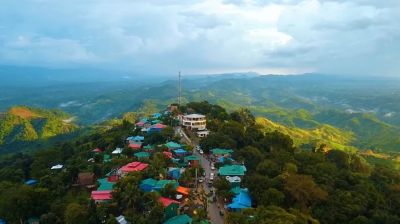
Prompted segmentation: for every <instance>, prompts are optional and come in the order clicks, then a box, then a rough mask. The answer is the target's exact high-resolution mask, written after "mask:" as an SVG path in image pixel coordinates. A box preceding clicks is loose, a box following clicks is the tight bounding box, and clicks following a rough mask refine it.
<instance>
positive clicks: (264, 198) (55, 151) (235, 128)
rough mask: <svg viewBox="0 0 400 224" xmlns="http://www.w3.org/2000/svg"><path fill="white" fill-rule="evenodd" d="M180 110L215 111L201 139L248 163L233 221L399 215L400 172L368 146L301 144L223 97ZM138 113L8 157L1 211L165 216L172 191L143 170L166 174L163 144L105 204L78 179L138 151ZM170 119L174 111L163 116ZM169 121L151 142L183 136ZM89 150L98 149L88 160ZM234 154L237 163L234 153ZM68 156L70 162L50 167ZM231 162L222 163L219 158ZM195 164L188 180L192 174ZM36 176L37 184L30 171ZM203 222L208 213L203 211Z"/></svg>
mask: <svg viewBox="0 0 400 224" xmlns="http://www.w3.org/2000/svg"><path fill="white" fill-rule="evenodd" d="M179 110H180V112H183V113H185V112H197V113H202V114H205V115H206V116H207V119H208V120H207V127H208V129H209V130H210V131H211V134H210V135H209V136H208V137H206V138H204V139H202V140H201V141H200V146H201V147H202V149H203V150H204V152H205V153H206V154H207V153H208V152H209V151H210V150H211V149H213V148H217V147H218V148H230V149H233V150H234V152H233V158H234V159H235V160H236V161H238V162H243V163H244V165H245V166H246V168H247V173H246V176H245V177H244V180H243V181H242V183H241V184H242V187H245V188H248V189H249V192H250V195H251V197H252V199H253V206H252V207H253V208H251V209H245V210H242V211H240V212H230V213H229V214H227V216H226V217H225V220H226V223H232V224H236V223H238V224H239V223H240V224H242V223H254V224H255V223H257V224H258V223H271V224H272V223H293V224H295V223H296V224H297V223H299V224H300V223H304V224H306V223H344V224H345V223H351V224H356V223H360V224H361V223H371V224H372V223H399V222H400V217H399V214H398V211H400V175H399V173H398V172H396V171H394V170H392V169H389V168H387V167H384V166H381V165H378V164H372V163H368V162H367V161H366V160H365V159H364V158H363V157H362V156H360V155H358V154H356V153H349V152H345V151H341V150H336V149H332V150H329V151H327V150H325V149H324V147H323V146H317V145H310V146H309V148H301V149H300V148H298V147H296V146H295V144H294V142H293V140H292V139H291V138H290V137H289V136H288V135H285V134H283V133H280V132H278V131H268V130H267V129H265V128H263V127H262V126H260V125H258V124H257V123H256V120H255V118H254V116H253V115H252V114H251V113H250V111H249V110H247V109H239V110H237V111H234V112H231V113H228V112H227V111H226V110H225V109H224V108H222V107H220V106H218V105H212V104H209V103H207V102H192V103H188V104H187V105H185V106H182V107H180V108H179ZM138 118H139V117H138V116H137V114H136V113H130V114H128V115H127V116H125V117H124V118H123V119H121V120H118V122H112V125H111V123H110V122H109V123H107V126H108V127H107V128H106V129H105V128H98V129H97V131H95V132H94V133H92V134H87V135H85V136H81V137H79V138H77V139H75V140H71V141H69V142H67V143H63V144H59V145H56V146H54V147H52V148H47V149H42V150H38V151H36V152H33V153H22V152H20V153H15V154H11V155H7V156H3V157H2V158H1V159H0V218H2V219H5V220H7V221H8V222H9V223H24V222H26V221H28V219H32V218H36V219H39V220H40V223H116V221H115V217H116V216H118V215H120V214H123V215H124V216H125V217H126V219H127V220H128V221H130V222H132V223H162V222H163V220H165V218H164V215H165V214H164V212H163V210H162V209H163V208H162V207H161V205H160V204H159V203H158V202H157V200H158V198H159V197H160V196H163V195H164V196H167V195H171V194H173V192H171V191H170V189H168V188H167V189H165V190H163V191H162V192H161V193H154V192H151V193H144V192H142V191H141V190H140V189H139V187H138V185H139V183H140V181H141V180H143V179H145V178H148V177H156V176H159V175H160V174H165V172H166V171H165V167H167V166H168V164H169V163H170V161H169V160H168V159H166V158H165V157H164V156H163V154H162V151H163V149H162V147H156V148H155V151H154V152H153V153H152V155H151V157H150V158H149V159H147V160H145V161H146V162H148V163H149V164H150V167H149V169H147V170H146V171H145V172H143V173H134V174H128V175H127V176H125V177H124V178H123V179H121V180H120V181H118V182H117V183H116V184H115V186H114V188H113V199H112V202H111V203H108V204H104V205H101V206H98V205H96V204H95V203H94V201H92V200H90V192H89V191H88V190H87V189H86V188H82V187H79V186H77V184H76V183H77V180H78V175H79V174H80V173H82V172H91V173H93V174H94V175H95V177H96V178H101V177H103V176H104V175H106V174H107V173H109V172H110V171H112V170H113V169H114V168H115V167H120V166H122V165H124V164H126V163H128V162H131V161H135V160H136V159H135V158H134V157H133V156H132V155H133V152H132V150H131V149H129V148H128V147H126V145H124V142H125V139H126V137H127V136H130V135H135V134H138V133H139V130H137V129H135V124H134V123H135V122H136V121H137V120H138ZM163 122H164V123H165V124H172V123H173V116H168V117H163ZM174 135H175V133H174V130H173V129H172V128H171V127H169V128H166V129H164V130H163V131H162V132H160V133H153V134H149V135H147V136H146V138H145V139H146V140H145V141H146V143H145V144H152V145H159V144H163V143H166V142H167V141H168V140H175V141H178V140H179V137H176V136H174ZM117 147H121V148H123V153H122V156H119V157H113V158H112V159H111V160H110V161H109V162H106V161H105V159H104V157H103V156H101V155H99V154H94V153H93V149H95V148H99V149H102V150H103V151H104V152H105V153H111V151H113V150H114V149H115V148H117ZM90 159H93V160H91V161H89V160H90ZM225 163H230V161H229V160H227V161H225ZM56 164H63V166H64V169H63V170H51V169H50V167H52V166H54V165H56ZM222 165H224V164H216V166H217V167H219V166H222ZM192 173H193V172H192V170H190V169H187V172H186V173H185V174H184V175H183V176H182V180H180V182H183V183H185V182H190V179H191V178H192V177H193V174H192ZM32 179H34V180H37V182H38V183H37V184H36V185H34V186H29V185H27V184H26V183H25V182H26V181H27V180H32ZM214 186H215V187H216V190H217V195H218V196H219V197H221V198H226V199H227V200H230V199H231V197H232V194H231V192H230V191H229V190H230V188H229V184H227V183H226V181H225V180H224V179H219V180H217V181H216V182H215V183H214ZM193 218H194V219H193V222H194V223H199V222H200V221H201V220H203V219H204V218H206V215H205V214H204V213H201V212H198V213H197V216H194V217H193Z"/></svg>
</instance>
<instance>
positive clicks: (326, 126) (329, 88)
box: [0, 69, 400, 152]
mask: <svg viewBox="0 0 400 224" xmlns="http://www.w3.org/2000/svg"><path fill="white" fill-rule="evenodd" d="M2 71H4V70H1V69H0V76H7V74H8V73H7V72H2ZM52 72H53V73H57V71H56V70H52ZM74 72H76V71H74ZM84 72H85V71H84ZM84 72H83V73H84ZM37 73H40V71H39V72H38V71H36V73H35V74H37ZM44 73H45V72H44ZM60 73H61V74H62V75H63V77H67V74H68V72H66V71H62V72H60ZM26 74H30V73H29V71H26ZM90 74H91V75H89V76H88V77H93V76H92V75H93V74H96V72H95V71H91V72H90ZM7 77H8V79H7V80H8V82H7V83H8V84H7V85H5V84H0V87H2V88H0V93H1V94H0V95H1V96H2V97H1V98H0V110H3V111H7V110H8V108H10V107H12V106H13V105H21V104H23V105H29V106H31V107H40V108H58V109H61V110H63V111H65V112H67V113H69V114H71V116H75V117H76V122H77V123H78V124H79V125H81V126H88V125H91V124H94V123H99V122H102V121H105V120H108V119H111V118H115V117H120V116H122V114H123V113H125V112H127V111H137V110H142V111H148V112H151V111H156V110H158V109H160V108H164V107H165V106H167V105H168V104H170V103H173V102H176V99H177V96H178V81H177V78H176V79H170V80H168V79H167V78H166V77H158V78H154V77H152V78H151V79H150V78H149V79H146V76H140V79H139V81H138V80H137V79H131V80H130V79H123V80H121V78H120V75H114V76H110V77H107V78H105V79H103V78H99V79H98V80H92V79H89V78H85V80H86V81H85V82H82V83H77V82H72V81H71V80H68V79H67V78H65V79H64V81H63V82H62V83H60V82H56V83H54V82H48V83H47V85H46V87H38V86H37V85H31V86H29V85H24V86H23V87H21V86H19V87H15V86H17V85H16V84H15V86H14V87H12V86H10V85H9V84H10V83H13V76H12V75H8V76H7ZM72 77H74V76H73V75H72ZM100 77H104V76H103V75H100ZM137 78H138V77H137ZM15 82H17V81H15ZM2 85H3V86H2ZM182 87H183V88H182V89H183V91H182V98H183V102H190V101H203V100H207V101H209V102H212V103H217V104H219V105H221V106H223V107H225V108H228V109H229V110H231V111H232V110H235V109H238V108H241V107H246V108H249V109H250V110H251V111H252V112H253V113H254V114H255V115H256V116H258V117H260V118H259V119H258V121H259V122H260V123H262V124H263V125H264V126H265V128H266V129H269V130H272V129H279V130H281V131H282V132H285V133H288V134H290V135H291V136H292V137H293V136H295V137H294V139H295V140H296V139H297V140H296V141H297V142H298V144H300V145H301V144H307V143H310V142H313V143H315V142H321V143H324V144H327V145H329V146H331V147H333V148H340V149H346V150H350V151H352V150H354V149H355V148H357V149H361V150H369V149H373V150H375V151H385V152H400V104H398V103H397V101H398V99H399V98H400V82H399V80H398V79H397V78H383V77H363V76H334V75H323V74H304V75H285V76H281V75H259V74H255V73H232V74H221V75H196V76H195V75H193V76H189V75H188V76H184V78H183V80H182ZM296 136H297V137H296Z"/></svg>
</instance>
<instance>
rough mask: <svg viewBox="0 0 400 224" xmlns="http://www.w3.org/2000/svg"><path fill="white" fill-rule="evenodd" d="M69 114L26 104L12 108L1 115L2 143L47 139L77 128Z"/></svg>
mask: <svg viewBox="0 0 400 224" xmlns="http://www.w3.org/2000/svg"><path fill="white" fill-rule="evenodd" d="M72 121H73V119H72V118H71V116H69V115H68V114H66V113H64V112H62V111H59V110H44V109H38V108H30V107H25V106H15V107H12V108H10V109H9V110H8V111H7V112H6V113H4V114H2V115H1V117H0V145H3V146H4V145H9V144H12V143H15V142H20V141H34V140H45V139H48V138H51V137H55V136H58V135H62V134H68V133H71V132H73V131H74V130H76V129H77V126H76V125H75V124H74V123H73V122H72Z"/></svg>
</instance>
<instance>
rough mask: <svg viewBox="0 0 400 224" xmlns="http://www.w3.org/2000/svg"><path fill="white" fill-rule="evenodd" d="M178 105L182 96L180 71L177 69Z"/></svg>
mask: <svg viewBox="0 0 400 224" xmlns="http://www.w3.org/2000/svg"><path fill="white" fill-rule="evenodd" d="M178 91H179V94H178V105H179V106H180V105H181V98H182V83H181V71H179V87H178Z"/></svg>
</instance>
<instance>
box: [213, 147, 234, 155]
mask: <svg viewBox="0 0 400 224" xmlns="http://www.w3.org/2000/svg"><path fill="white" fill-rule="evenodd" d="M211 151H212V154H213V155H214V156H223V155H230V154H231V153H232V152H233V150H232V149H220V148H215V149H212V150H211Z"/></svg>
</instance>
